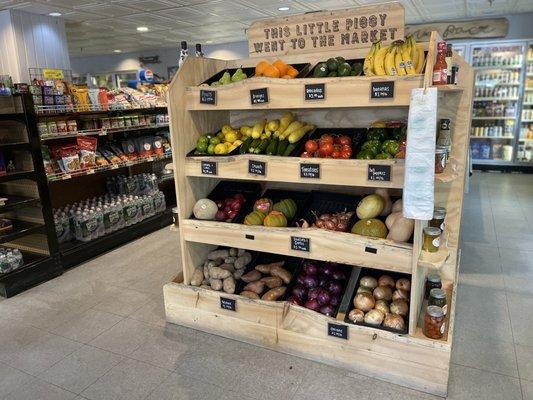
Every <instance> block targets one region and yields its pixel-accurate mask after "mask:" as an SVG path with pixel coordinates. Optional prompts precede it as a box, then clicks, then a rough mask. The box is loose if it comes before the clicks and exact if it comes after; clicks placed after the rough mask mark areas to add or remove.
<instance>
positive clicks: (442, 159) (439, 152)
mask: <svg viewBox="0 0 533 400" xmlns="http://www.w3.org/2000/svg"><path fill="white" fill-rule="evenodd" d="M447 152H448V151H447V149H446V147H445V146H437V148H436V149H435V173H436V174H442V173H443V172H444V169H445V168H446V159H447Z"/></svg>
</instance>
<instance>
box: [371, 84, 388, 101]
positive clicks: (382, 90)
mask: <svg viewBox="0 0 533 400" xmlns="http://www.w3.org/2000/svg"><path fill="white" fill-rule="evenodd" d="M370 98H371V99H393V98H394V81H387V82H370Z"/></svg>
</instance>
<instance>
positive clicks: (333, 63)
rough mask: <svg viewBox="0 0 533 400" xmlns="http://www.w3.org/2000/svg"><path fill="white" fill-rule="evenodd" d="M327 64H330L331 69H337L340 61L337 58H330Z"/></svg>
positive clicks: (329, 68)
mask: <svg viewBox="0 0 533 400" xmlns="http://www.w3.org/2000/svg"><path fill="white" fill-rule="evenodd" d="M326 65H327V66H328V70H329V71H337V68H338V67H339V63H338V61H337V59H335V58H329V59H328V61H326Z"/></svg>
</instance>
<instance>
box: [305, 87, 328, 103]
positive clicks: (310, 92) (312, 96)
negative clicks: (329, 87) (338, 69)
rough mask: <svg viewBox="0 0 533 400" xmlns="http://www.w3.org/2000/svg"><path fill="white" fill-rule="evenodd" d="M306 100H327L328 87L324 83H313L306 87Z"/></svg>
mask: <svg viewBox="0 0 533 400" xmlns="http://www.w3.org/2000/svg"><path fill="white" fill-rule="evenodd" d="M304 95H305V96H304V99H305V100H324V99H325V98H326V85H325V84H324V83H313V84H309V85H305V92H304Z"/></svg>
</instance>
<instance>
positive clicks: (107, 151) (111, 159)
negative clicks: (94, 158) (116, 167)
mask: <svg viewBox="0 0 533 400" xmlns="http://www.w3.org/2000/svg"><path fill="white" fill-rule="evenodd" d="M100 152H101V153H102V155H103V156H104V157H105V158H107V160H108V161H109V162H110V163H111V164H120V163H121V162H122V160H121V159H120V158H119V157H118V156H117V155H115V153H113V152H112V151H111V150H110V149H108V148H107V147H104V148H101V149H100Z"/></svg>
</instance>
